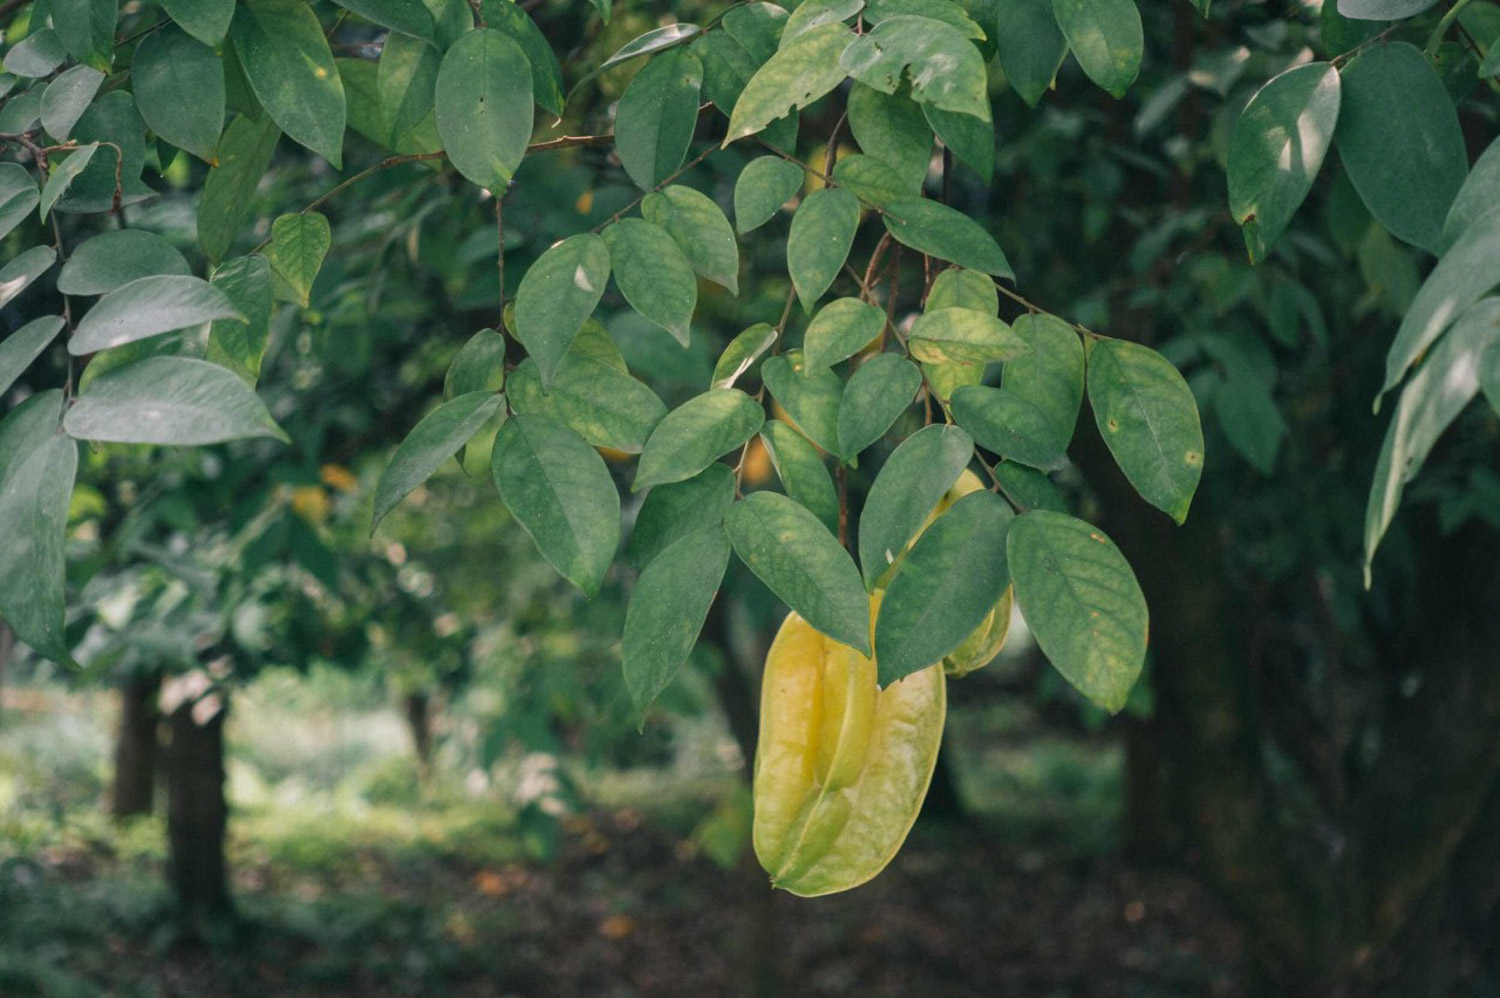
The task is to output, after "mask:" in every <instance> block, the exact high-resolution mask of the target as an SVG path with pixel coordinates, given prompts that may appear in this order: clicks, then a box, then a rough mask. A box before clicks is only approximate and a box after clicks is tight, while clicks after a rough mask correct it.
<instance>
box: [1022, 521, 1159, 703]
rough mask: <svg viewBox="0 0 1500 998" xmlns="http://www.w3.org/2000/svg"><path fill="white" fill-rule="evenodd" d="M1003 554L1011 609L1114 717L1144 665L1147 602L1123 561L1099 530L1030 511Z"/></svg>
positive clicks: (1054, 661)
mask: <svg viewBox="0 0 1500 998" xmlns="http://www.w3.org/2000/svg"><path fill="white" fill-rule="evenodd" d="M1006 553H1007V561H1008V562H1009V564H1010V575H1011V579H1012V580H1013V581H1014V584H1015V587H1016V603H1017V604H1019V606H1020V607H1021V614H1022V615H1023V616H1024V617H1025V618H1026V623H1027V624H1028V625H1029V626H1030V627H1031V632H1032V634H1033V635H1035V636H1036V642H1037V644H1038V645H1040V646H1041V649H1042V652H1043V654H1045V655H1046V656H1047V659H1048V661H1050V662H1051V663H1052V666H1053V668H1055V669H1057V671H1058V672H1060V673H1062V676H1063V678H1064V679H1066V680H1067V681H1068V682H1070V683H1072V684H1073V685H1074V686H1075V687H1077V689H1078V690H1079V692H1081V693H1082V694H1083V695H1084V696H1086V697H1088V698H1089V699H1090V700H1092V701H1093V702H1094V703H1096V704H1098V705H1099V706H1100V707H1103V708H1104V709H1105V710H1107V711H1109V712H1110V713H1118V712H1119V711H1120V709H1121V708H1123V707H1124V706H1125V700H1126V698H1127V697H1128V696H1129V695H1130V688H1131V687H1132V686H1134V685H1135V681H1136V679H1137V677H1139V676H1140V674H1141V666H1142V665H1143V664H1145V660H1146V629H1147V616H1146V599H1145V597H1144V596H1143V595H1142V594H1141V587H1140V584H1139V583H1137V582H1136V580H1135V573H1134V572H1132V571H1131V570H1130V565H1129V564H1128V563H1127V562H1126V561H1125V556H1124V555H1122V554H1120V549H1119V548H1117V547H1115V545H1114V542H1113V541H1111V540H1110V539H1109V538H1108V537H1106V536H1105V535H1104V532H1103V531H1102V530H1100V529H1099V528H1098V527H1094V526H1091V525H1089V524H1087V523H1084V522H1083V521H1081V520H1075V519H1073V518H1072V517H1071V516H1065V515H1064V514H1062V513H1052V512H1048V511H1046V510H1035V509H1034V510H1032V511H1031V512H1029V513H1026V514H1024V515H1022V516H1019V517H1017V518H1016V521H1015V522H1014V523H1013V524H1011V528H1010V535H1009V536H1008V537H1007V538H1006Z"/></svg>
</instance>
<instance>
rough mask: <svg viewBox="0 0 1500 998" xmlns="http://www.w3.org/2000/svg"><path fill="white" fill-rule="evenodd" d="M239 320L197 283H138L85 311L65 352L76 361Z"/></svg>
mask: <svg viewBox="0 0 1500 998" xmlns="http://www.w3.org/2000/svg"><path fill="white" fill-rule="evenodd" d="M244 318H245V317H244V316H243V315H241V314H240V313H239V312H238V311H236V310H235V307H234V304H233V303H232V302H231V301H230V300H229V298H228V296H227V295H225V294H224V292H223V291H220V290H219V289H218V288H216V287H213V286H212V285H210V284H209V283H208V282H207V281H204V280H201V279H200V278H197V277H183V276H180V275H177V274H169V275H159V276H154V277H142V278H138V279H137V280H134V281H131V282H130V283H129V284H126V285H124V286H122V287H119V288H116V289H115V290H114V291H111V292H110V293H109V294H107V295H105V296H104V297H103V298H101V299H99V301H98V303H97V304H95V305H94V307H93V308H91V309H89V311H88V314H87V315H85V316H84V317H83V319H82V321H80V322H79V323H78V327H77V329H76V330H74V333H73V336H72V338H71V339H70V340H69V341H68V352H69V353H71V354H73V355H74V356H79V357H81V356H83V355H85V354H91V353H95V352H97V351H99V350H105V349H108V348H109V347H117V346H119V345H120V344H122V343H130V342H133V341H135V340H142V339H145V338H146V337H148V336H156V335H159V334H161V333H169V332H171V331H172V330H174V329H183V328H185V327H187V326H196V325H198V324H199V323H201V322H210V321H212V320H214V319H239V320H241V321H244Z"/></svg>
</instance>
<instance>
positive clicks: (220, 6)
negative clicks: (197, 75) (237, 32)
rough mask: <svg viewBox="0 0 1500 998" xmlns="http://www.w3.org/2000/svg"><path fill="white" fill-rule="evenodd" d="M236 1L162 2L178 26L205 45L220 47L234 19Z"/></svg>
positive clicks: (191, 0) (195, 0) (163, 0)
mask: <svg viewBox="0 0 1500 998" xmlns="http://www.w3.org/2000/svg"><path fill="white" fill-rule="evenodd" d="M234 3H235V0H161V5H162V9H163V10H165V11H166V12H167V13H168V14H170V15H171V16H172V20H174V21H176V22H177V26H178V27H180V28H181V29H182V30H183V31H186V32H187V33H188V34H190V35H192V36H193V37H194V38H196V39H198V40H199V41H200V42H202V43H203V44H204V45H215V46H216V45H218V44H219V43H220V42H222V41H223V40H224V36H225V35H226V34H227V33H228V32H229V22H230V21H231V20H233V19H234Z"/></svg>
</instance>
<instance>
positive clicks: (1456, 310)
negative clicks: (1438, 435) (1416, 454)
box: [1376, 208, 1500, 411]
mask: <svg viewBox="0 0 1500 998" xmlns="http://www.w3.org/2000/svg"><path fill="white" fill-rule="evenodd" d="M1497 281H1500V208H1495V209H1492V210H1490V211H1487V212H1485V213H1484V214H1483V215H1481V216H1480V217H1479V219H1478V220H1476V221H1475V222H1473V223H1472V224H1471V225H1469V226H1468V227H1467V228H1466V229H1464V230H1463V232H1462V234H1461V235H1460V236H1459V237H1458V239H1457V240H1456V241H1455V242H1454V243H1453V245H1452V247H1450V248H1449V250H1448V251H1447V252H1446V253H1444V254H1443V255H1442V257H1441V258H1439V259H1438V262H1437V266H1435V267H1433V268H1432V272H1431V273H1430V274H1428V275H1427V280H1426V281H1425V282H1423V284H1422V288H1421V290H1419V291H1418V292H1417V296H1416V297H1415V298H1414V299H1412V303H1411V307H1410V308H1408V309H1407V310H1406V315H1405V317H1404V318H1402V320H1401V328H1399V329H1398V330H1396V338H1395V339H1394V340H1393V341H1392V342H1391V349H1390V352H1389V353H1388V354H1387V355H1386V360H1385V384H1384V385H1383V386H1382V387H1381V389H1380V391H1381V393H1382V394H1384V393H1385V392H1388V391H1390V390H1391V389H1392V388H1394V387H1396V386H1397V385H1398V384H1400V383H1401V379H1402V378H1403V377H1405V376H1406V372H1407V370H1408V369H1409V368H1410V367H1411V366H1412V364H1414V363H1416V361H1417V359H1418V358H1419V357H1421V356H1422V354H1423V353H1424V352H1425V351H1426V350H1427V348H1428V347H1430V346H1432V344H1433V343H1434V342H1436V340H1437V338H1438V337H1439V336H1441V335H1442V334H1443V330H1445V329H1447V328H1448V325H1449V324H1450V323H1451V322H1452V321H1453V320H1454V318H1455V317H1456V316H1458V315H1461V314H1462V313H1463V312H1464V310H1465V309H1467V308H1468V307H1469V306H1470V305H1473V304H1474V303H1475V302H1476V301H1478V300H1479V298H1480V296H1482V295H1483V294H1484V293H1485V292H1487V291H1489V290H1490V289H1491V288H1493V287H1494V286H1495V284H1496V282H1497ZM1379 407H1380V400H1379V397H1378V396H1377V398H1376V409H1377V411H1378V409H1379Z"/></svg>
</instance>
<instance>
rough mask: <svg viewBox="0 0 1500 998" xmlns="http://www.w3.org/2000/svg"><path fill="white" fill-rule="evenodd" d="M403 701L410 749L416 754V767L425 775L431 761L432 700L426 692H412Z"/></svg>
mask: <svg viewBox="0 0 1500 998" xmlns="http://www.w3.org/2000/svg"><path fill="white" fill-rule="evenodd" d="M404 701H405V707H406V727H407V730H409V731H410V732H411V744H412V749H413V750H414V751H415V752H416V753H417V765H418V766H420V767H421V770H422V773H423V774H424V775H425V774H426V772H427V767H428V764H429V763H431V761H432V698H431V697H430V696H429V695H428V693H427V691H426V690H413V691H412V692H410V693H408V694H406V697H405V698H404Z"/></svg>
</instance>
